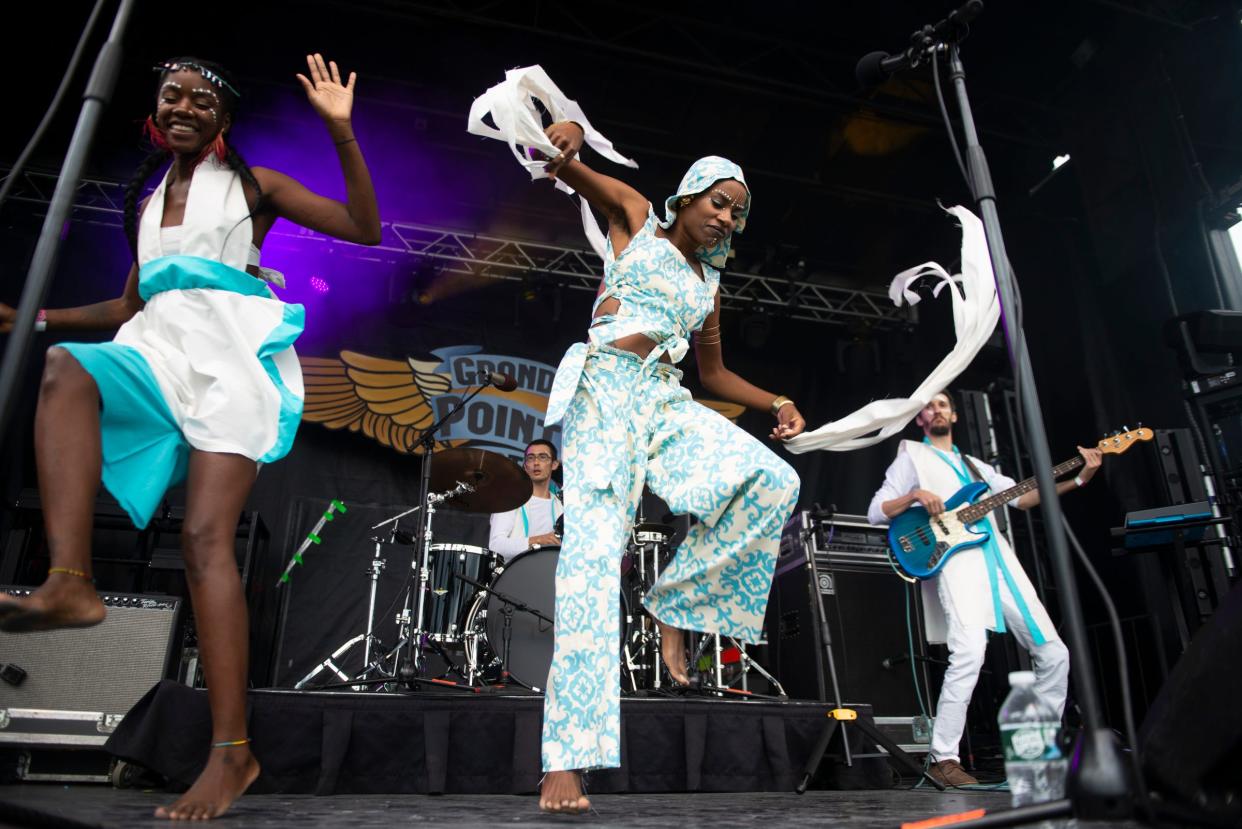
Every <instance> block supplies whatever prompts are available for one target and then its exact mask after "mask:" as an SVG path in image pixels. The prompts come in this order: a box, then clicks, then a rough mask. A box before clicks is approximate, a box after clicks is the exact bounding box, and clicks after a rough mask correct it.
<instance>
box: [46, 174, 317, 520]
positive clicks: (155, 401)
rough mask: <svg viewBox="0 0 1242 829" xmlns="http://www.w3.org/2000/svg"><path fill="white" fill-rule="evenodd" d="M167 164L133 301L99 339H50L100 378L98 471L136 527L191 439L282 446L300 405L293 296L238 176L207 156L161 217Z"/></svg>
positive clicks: (151, 205) (242, 446) (201, 445)
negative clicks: (265, 263) (180, 209)
mask: <svg viewBox="0 0 1242 829" xmlns="http://www.w3.org/2000/svg"><path fill="white" fill-rule="evenodd" d="M167 180H168V179H167V176H165V179H164V181H163V182H162V183H161V184H160V186H159V187H158V188H156V190H155V192H154V193H153V194H152V196H151V198H150V200H149V201H148V203H147V207H146V210H145V211H144V213H143V215H142V219H141V221H140V223H139V229H138V265H139V272H138V292H139V294H140V295H141V296H142V298H143V300H144V301H145V302H146V306H145V307H144V308H143V309H142V310H141V311H139V312H138V313H137V314H135V315H134V317H133V318H132V319H130V320H129V322H127V323H125V325H123V326H122V327H121V329H120V330H119V331H118V332H117V334H116V337H115V339H113V340H112V342H109V343H90V344H86V343H61V344H60V347H62V348H64V349H65V350H67V351H68V352H69V353H70V354H72V355H73V356H74V358H76V359H77V361H78V362H79V363H81V364H82V366H83V368H85V369H86V370H87V372H89V373H90V375H91V376H92V377H93V378H94V380H95V383H96V385H97V386H98V387H99V396H100V405H101V409H100V427H101V431H102V449H103V484H104V486H105V487H107V489H108V491H109V492H110V493H112V495H113V496H114V497H115V498H116V499H117V500H118V501H119V502H120V503H121V505H122V506H123V507H124V508H125V510H126V512H128V513H129V516H130V518H132V519H133V522H134V524H135V525H136V526H138V527H139V528H141V527H145V526H146V525H147V522H148V521H149V520H150V519H151V515H152V514H153V513H154V512H155V510H156V508H157V507H158V506H159V502H160V499H161V498H163V496H164V493H165V491H166V490H167V489H168V488H169V487H170V486H174V485H176V484H178V483H181V482H182V481H184V480H185V476H186V471H187V468H188V464H189V457H190V450H191V449H198V450H201V451H204V452H222V453H231V454H237V455H244V456H245V457H247V458H250V459H252V460H254V461H257V462H260V463H268V462H270V461H274V460H278V459H280V458H282V457H284V456H285V455H286V454H287V453H288V452H289V449H290V447H291V446H292V445H293V436H294V434H295V432H296V431H297V425H298V421H299V420H300V419H301V416H302V400H303V385H302V371H301V367H300V366H299V364H298V359H297V355H296V354H295V353H294V351H293V342H294V340H296V339H297V338H298V336H299V335H300V334H301V333H302V328H303V323H304V319H305V310H304V309H303V307H302V306H301V305H292V304H286V303H284V302H281V301H280V300H279V299H278V298H277V297H276V295H275V294H274V293H273V292H272V289H271V287H270V285H269V280H271V281H274V282H276V284H278V285H283V280H280V278H279V274H276V273H275V272H273V271H261V273H264V275H265V276H266V277H267V278H265V279H260V278H257V277H254V276H251V275H250V274H249V273H247V272H246V267H247V266H248V265H254V266H257V265H258V259H259V253H258V250H257V249H256V248H254V246H253V245H252V244H251V241H252V235H253V229H252V227H251V221H250V217H249V213H250V210H249V207H248V205H247V203H246V198H245V194H244V192H243V190H242V182H241V179H240V177H239V176H238V175H237V174H236V173H235V172H233V171H232V170H231V169H229V168H228V167H226V166H225V165H223V164H222V163H220V162H218V161H217V160H216V159H215V158H214V157H213V156H209V157H208V158H207V159H206V160H204V161H203V162H201V163H200V164H199V166H198V167H197V168H196V169H195V171H194V177H193V179H192V180H191V184H190V191H189V194H188V197H187V200H186V207H185V217H184V219H183V221H182V224H181V225H179V226H176V227H164V228H161V227H160V220H161V217H162V216H163V214H164V189H165V185H166V184H167Z"/></svg>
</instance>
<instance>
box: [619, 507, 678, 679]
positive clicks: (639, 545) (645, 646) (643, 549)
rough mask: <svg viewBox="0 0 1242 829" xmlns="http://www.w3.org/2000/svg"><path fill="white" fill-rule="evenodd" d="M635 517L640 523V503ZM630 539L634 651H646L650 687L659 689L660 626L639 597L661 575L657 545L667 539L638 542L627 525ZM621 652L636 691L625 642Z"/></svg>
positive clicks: (633, 666) (633, 670) (660, 666)
mask: <svg viewBox="0 0 1242 829" xmlns="http://www.w3.org/2000/svg"><path fill="white" fill-rule="evenodd" d="M635 518H636V520H637V521H638V522H639V523H642V522H643V512H642V505H641V503H640V504H639V509H638V513H637V515H636V516H635ZM630 541H631V543H632V544H633V545H634V548H635V551H636V554H637V555H636V556H635V557H636V558H637V562H636V566H637V569H638V591H637V593H638V595H637V596H636V597H635V596H631V598H632V599H634V606H635V607H636V608H637V609H636V610H635V611H633V612H634V613H636V614H637V615H638V618H639V620H640V622H641V624H640V626H639V630H638V632H637V637H638V641H639V646H638V648H637V650H638V652H639V653H640V654H641V653H642V652H643V651H644V650H646V651H647V658H648V659H650V660H651V666H650V670H651V686H650V690H653V691H659V690H660V689H661V687H662V684H663V674H662V672H663V669H664V661H663V656H662V655H661V650H660V648H661V644H662V640H661V638H660V625H659V622H658V621H657V620H656V618H655V617H654V616H652V615H651V614H650V613H645V612H644V611H643V607H642V598H643V596H644V595H646V593H647V591H648V590H650V589H651V588H652V587H653V586H654V585H655V583H656V579H658V578H659V577H660V548H661V547H663V546H666V545H667V543H668V541H667V538H666V539H665V540H664V541H642V542H640V541H639V540H638V536H637V533H636V531H635V530H634V528H633V527H631V528H630ZM648 550H650V551H651V572H650V574H648V572H647V551H648ZM624 653H625V656H626V659H627V660H628V661H630V663H631V664H630V665H629V670H630V685H631V686H632V687H633V690H635V691H637V690H638V678H637V676H635V674H636V670H635V668H636V665H635V664H634V663H633V657H632V656H631V655H630V647H629V644H628V643H627V644H626V647H625V650H624Z"/></svg>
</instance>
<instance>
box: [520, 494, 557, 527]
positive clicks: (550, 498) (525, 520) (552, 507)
mask: <svg viewBox="0 0 1242 829" xmlns="http://www.w3.org/2000/svg"><path fill="white" fill-rule="evenodd" d="M533 500H535V498H534V496H533V495H532V496H531V501H533ZM548 501H549V502H550V503H549V504H548V509H549V510H551V511H552V526H554V527H555V526H556V495H555V494H554V493H551V492H549V493H548ZM529 503H530V501H527V502H526V504H529ZM526 504H522V509H521V510H520V512H521V513H522V535H524V536H525V537H527V538H530V519H529V518H527V517H526Z"/></svg>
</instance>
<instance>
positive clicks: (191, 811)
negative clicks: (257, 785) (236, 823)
mask: <svg viewBox="0 0 1242 829" xmlns="http://www.w3.org/2000/svg"><path fill="white" fill-rule="evenodd" d="M258 776H259V761H258V760H256V759H254V755H253V754H251V753H250V747H249V746H227V747H224V748H213V749H212V750H211V756H210V757H208V758H207V765H206V767H205V768H204V769H203V772H202V774H200V775H199V776H198V779H197V780H195V781H194V785H193V786H190V789H189V791H187V792H186V793H185V794H183V795H181V797H179V798H177V802H176V803H174V804H172V805H171V806H161V807H159V808H158V809H156V810H155V816H156V817H164V818H168V819H170V820H210V819H211V818H213V817H220V815H222V814H224V813H225V812H227V811H228V810H229V807H230V806H232V805H233V801H234V800H236V799H237V798H239V797H241V796H242V793H243V792H245V791H246V789H248V788H250V784H251V783H253V782H254V781H255V778H256V777H258Z"/></svg>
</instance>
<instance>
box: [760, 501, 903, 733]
mask: <svg viewBox="0 0 1242 829" xmlns="http://www.w3.org/2000/svg"><path fill="white" fill-rule="evenodd" d="M843 518H848V517H846V516H837V517H836V519H834V523H835V525H836V526H834V527H833V528H832V532H831V533H821V532H819V531H818V528H817V527H815V526H814V524H815V521H814V520H813V519H811V518H810V517H809V516H807V515H806V514H805V513H802V514H799V515H795V516H794V518H793V519H792V521H791V523H793V522H798V521H802V522H803V523H805V524H806V525H807V526H806V528H805V531H803V532H794V533H790V534H787V536H786V538H785V539H784V540H783V541H782V545H781V553H782V555H781V557H780V559H779V560H778V561H777V565H776V576H775V579H774V581H773V583H772V594H771V597H770V600H769V603H768V616H767V630H768V644H769V649H768V650H769V663H770V664H769V669H770V670H771V671H772V673H773V674H774V675H775V676H776V678H777V679H779V680H780V682H781V684H782V685H784V687H785V691H786V693H788V694H789V696H791V697H793V698H796V699H818V700H824V701H836V700H835V699H834V697H835V694H834V691H833V685H832V677H831V673H830V671H829V663H828V657H827V647H826V646H828V645H829V644H830V645H831V649H832V656H833V662H834V663H835V667H836V674H837V682H838V684H839V686H840V690H841V700H840V701H841V702H842V703H851V704H852V703H866V704H869V705H871V706H872V707H873V710H874V712H875V715H876V716H877V717H911V716H914V715H916V714H918V713H920V706H919V701H918V697H917V696H916V693H915V688H914V680H913V677H912V674H911V669H910V660H911V652H910V641H909V640H910V639H911V638H912V639H913V645H914V653H913V659H914V662H915V672H916V673H917V675H918V677H919V683H920V685H921V687H922V688H923V689H924V690H926V687H927V685H926V683H927V672H926V670H925V664H926V654H925V651H924V638H923V631H922V604H921V602H920V599H919V592H918V589H917V585H911V584H909V583H907V582H905V581H903V580H902V579H900V578H898V577H897V576H896V574H894V573H893V571H892V569H891V568H890V567H889V566H888V564H887V563H886V561H885V559H884V558H883V557H880V556H877V555H876V553H877V552H878V551H877V550H876V548H875V544H874V543H873V542H874V538H871V537H868V538H866V539H864V538H863V536H864V535H868V536H870V535H871V534H874V533H878V534H879V537H882V536H883V533H884V530H883V529H881V528H872V527H870V526H868V525H867V524H866V520H865V519H859V517H854V519H855V520H853V521H848V520H847V521H842V520H841V519H843ZM852 536H858V537H857V538H852ZM825 538H831V539H832V541H831V543H828V544H822V543H819V542H822V541H823V540H824V539H825ZM842 539H847V540H849V541H848V542H847V543H841V542H842ZM834 547H840V548H841V549H834ZM907 602H908V603H909V626H910V627H909V633H907V621H906V620H907ZM823 622H826V623H827V637H826V638H827V640H828V641H825V633H824V630H823Z"/></svg>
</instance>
